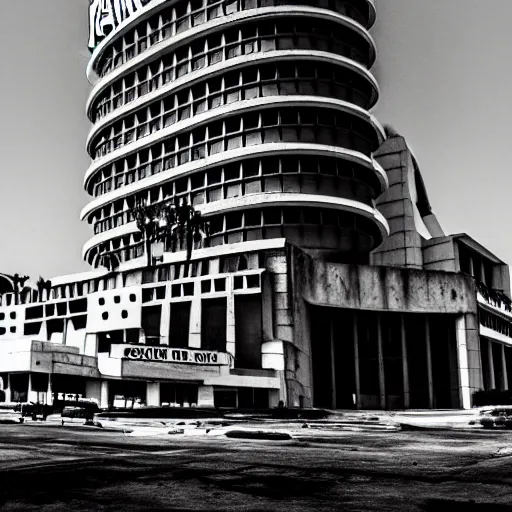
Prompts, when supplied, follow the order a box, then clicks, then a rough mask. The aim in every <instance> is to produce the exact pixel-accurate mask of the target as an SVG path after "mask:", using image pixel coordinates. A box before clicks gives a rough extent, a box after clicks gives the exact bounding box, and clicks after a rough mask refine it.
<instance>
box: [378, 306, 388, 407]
mask: <svg viewBox="0 0 512 512" xmlns="http://www.w3.org/2000/svg"><path fill="white" fill-rule="evenodd" d="M377 353H378V359H379V390H380V407H381V409H385V408H386V379H385V375H384V353H383V351H382V324H381V316H380V313H379V314H377Z"/></svg>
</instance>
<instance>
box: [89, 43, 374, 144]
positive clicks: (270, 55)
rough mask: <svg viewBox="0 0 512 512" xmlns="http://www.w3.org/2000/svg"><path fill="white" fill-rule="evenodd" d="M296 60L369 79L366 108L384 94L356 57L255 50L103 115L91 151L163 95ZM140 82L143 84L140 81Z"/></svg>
mask: <svg viewBox="0 0 512 512" xmlns="http://www.w3.org/2000/svg"><path fill="white" fill-rule="evenodd" d="M288 61H293V62H294V63H301V62H313V63H325V64H331V65H333V66H339V67H341V68H344V69H346V70H350V71H352V72H354V73H356V74H357V75H359V76H360V77H361V78H363V79H364V80H365V81H367V82H368V84H369V86H370V87H371V89H372V93H371V95H370V96H369V98H368V104H367V105H366V106H365V109H366V110H370V109H371V108H372V107H373V106H374V105H375V104H376V103H377V101H378V99H379V95H380V89H379V85H378V83H377V80H376V79H375V77H374V76H373V75H372V73H371V72H370V71H368V70H367V69H366V68H365V67H364V66H362V65H361V64H359V63H358V62H355V61H354V60H352V59H349V58H347V57H343V56H341V55H335V54H332V53H330V52H324V51H310V50H299V49H296V50H275V51H270V52H264V53H254V54H252V55H243V56H240V57H236V58H234V59H229V60H225V61H222V62H219V63H217V64H213V65H211V66H207V67H205V68H202V69H200V70H197V71H193V72H191V73H188V74H187V75H185V76H183V77H180V78H178V79H176V80H173V81H171V82H169V83H167V84H165V85H162V86H160V87H158V88H157V89H155V90H152V91H151V92H149V93H148V94H145V95H143V96H140V97H138V98H136V99H135V100H133V101H131V102H129V103H126V104H124V105H122V106H121V107H118V108H116V109H115V110H113V111H112V112H111V113H110V114H107V115H106V116H104V117H102V118H101V120H100V121H98V122H96V123H95V124H94V125H93V126H92V127H91V129H90V131H89V134H88V136H87V143H86V147H87V151H88V153H89V154H91V145H92V142H93V140H94V139H95V137H97V136H98V134H99V133H100V132H101V130H103V129H105V128H106V127H108V126H110V125H112V124H114V123H115V122H116V121H119V120H120V119H122V118H124V117H126V116H127V115H130V114H132V113H134V112H136V111H137V110H139V109H141V108H144V107H148V106H151V105H152V104H153V103H155V102H157V101H160V100H162V99H163V98H165V97H167V96H169V95H170V94H174V93H177V92H180V91H181V90H183V89H185V88H190V87H193V86H194V85H196V84H198V83H200V82H203V81H206V80H208V79H210V78H212V77H216V76H220V75H222V74H224V73H228V72H230V71H237V70H243V69H245V68H248V67H250V66H256V65H261V64H268V63H281V62H288ZM139 85H140V84H139Z"/></svg>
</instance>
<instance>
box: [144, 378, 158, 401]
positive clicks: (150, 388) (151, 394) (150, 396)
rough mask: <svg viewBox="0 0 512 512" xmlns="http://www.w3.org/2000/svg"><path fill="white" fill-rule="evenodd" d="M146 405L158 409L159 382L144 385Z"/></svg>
mask: <svg viewBox="0 0 512 512" xmlns="http://www.w3.org/2000/svg"><path fill="white" fill-rule="evenodd" d="M146 405H149V406H154V407H160V382H148V383H147V384H146Z"/></svg>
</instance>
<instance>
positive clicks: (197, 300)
mask: <svg viewBox="0 0 512 512" xmlns="http://www.w3.org/2000/svg"><path fill="white" fill-rule="evenodd" d="M171 307H172V306H171ZM189 328H190V331H189V333H188V346H189V348H201V296H200V295H198V294H195V295H194V297H193V298H192V304H191V305H190V327H189Z"/></svg>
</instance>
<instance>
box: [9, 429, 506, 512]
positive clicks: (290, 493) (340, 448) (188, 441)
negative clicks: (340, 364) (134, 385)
mask: <svg viewBox="0 0 512 512" xmlns="http://www.w3.org/2000/svg"><path fill="white" fill-rule="evenodd" d="M305 430H306V429H305ZM511 441H512V433H511V432H509V431H491V432H489V431H483V430H479V431H420V432H417V431H416V432H406V431H402V432H349V431H347V432H338V433H337V435H336V436H335V437H332V436H330V437H328V436H326V437H322V436H318V435H317V436H311V437H308V433H307V431H305V432H304V435H302V436H301V437H300V438H299V439H293V440H291V441H263V440H258V441H256V440H241V439H230V438H227V437H225V436H193V437H183V436H176V435H167V436H152V437H146V438H145V437H129V436H125V435H123V434H122V433H116V432H102V431H100V430H99V431H93V430H90V429H86V428H77V427H61V426H46V425H34V424H32V425H30V424H25V425H0V508H1V510H6V511H15V510H16V511H31V510H38V511H69V510H73V511H82V510H87V511H91V510H94V511H135V510H148V511H149V510H152V511H160V510H161V511H163V510H176V511H185V510H189V511H192V510H193V511H196V510H197V511H231V510H233V511H235V510H236V511H286V512H295V511H306V510H315V511H332V510H344V511H356V510H357V511H366V510H379V511H387V510H390V511H395V510H398V511H416V510H417V511H436V512H437V511H439V510H449V511H455V512H457V511H464V512H465V511H470V512H471V511H491V512H493V511H494V512H496V511H502V510H503V511H505V510H512V474H511V473H512V444H511Z"/></svg>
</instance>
